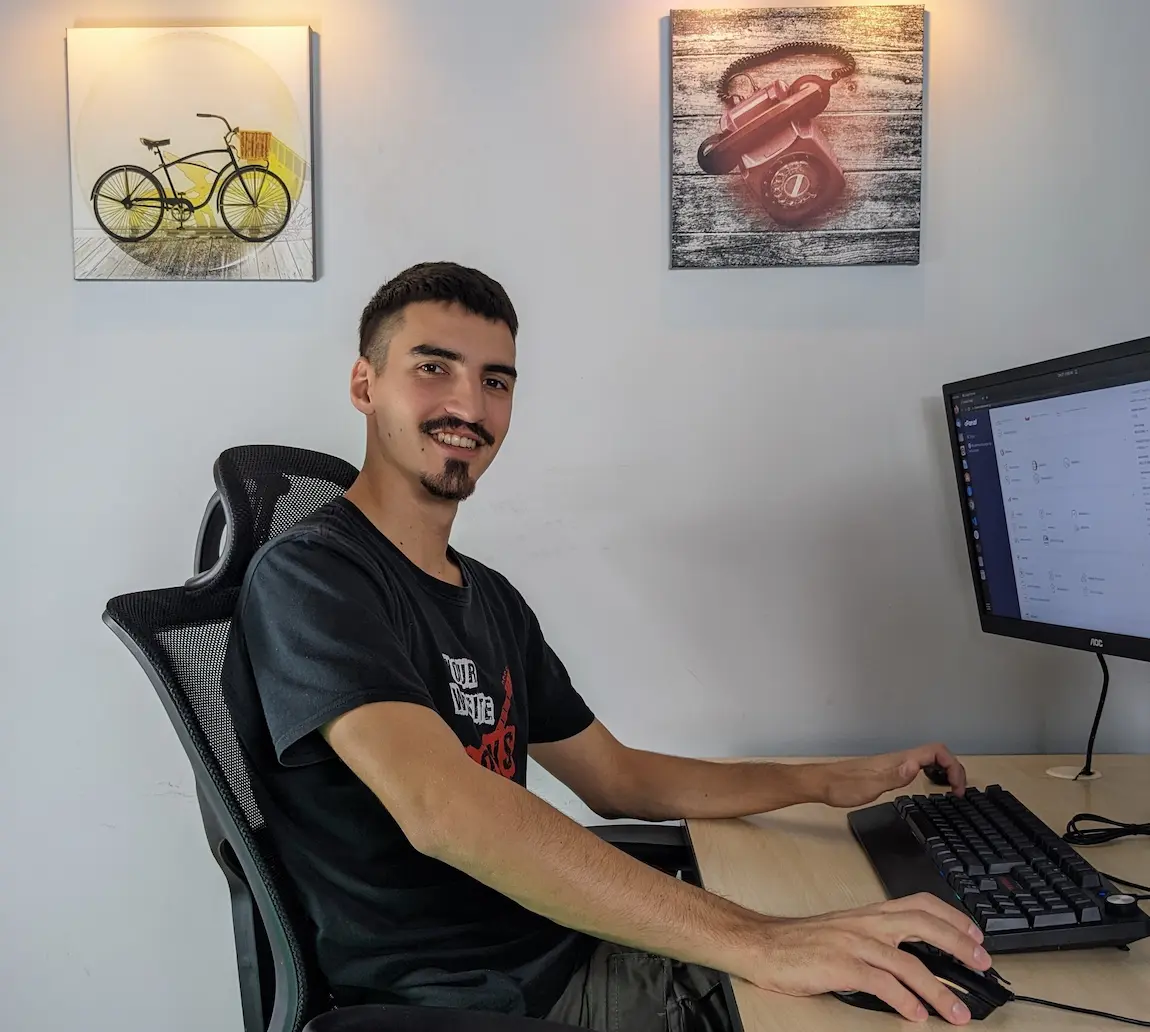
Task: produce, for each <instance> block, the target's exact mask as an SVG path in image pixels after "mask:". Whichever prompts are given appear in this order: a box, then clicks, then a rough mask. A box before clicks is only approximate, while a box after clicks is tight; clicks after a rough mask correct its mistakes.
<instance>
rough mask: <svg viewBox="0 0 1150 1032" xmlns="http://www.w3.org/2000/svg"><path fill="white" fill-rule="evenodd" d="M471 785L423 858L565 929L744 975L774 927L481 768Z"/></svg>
mask: <svg viewBox="0 0 1150 1032" xmlns="http://www.w3.org/2000/svg"><path fill="white" fill-rule="evenodd" d="M468 781H469V783H470V784H469V785H465V786H456V788H455V790H454V791H453V792H452V793H451V798H450V800H449V801H445V802H444V804H443V809H442V810H441V812H440V818H441V819H440V820H439V821H438V822H437V829H438V830H437V831H436V832H435V833H433V834H432V835H431V837H430V838H429V840H428V841H427V842H426V843H424V844H423V851H424V852H426V853H428V854H429V855H431V856H434V857H435V858H436V859H438V860H442V861H443V862H444V863H448V864H450V865H451V866H453V867H456V868H458V869H459V870H461V871H464V872H465V873H467V874H469V875H471V876H472V877H473V878H475V879H476V880H477V881H480V882H482V883H483V884H485V885H489V886H490V887H491V888H493V889H495V890H497V891H498V892H501V893H503V894H504V895H505V896H509V897H510V898H512V899H514V900H516V901H517V902H518V903H520V904H521V905H523V906H524V907H526V908H527V909H529V910H533V911H535V912H536V913H538V914H542V915H544V916H546V917H549V918H551V919H552V920H553V921H555V922H557V923H558V924H561V925H565V926H567V927H569V928H575V929H578V930H580V931H583V932H587V933H589V934H591V935H595V936H597V937H599V938H603V939H607V940H609V941H611V942H618V943H622V944H624V945H628V946H634V947H637V948H640V949H643V950H648V951H650V952H653V953H658V954H662V955H664V956H669V957H674V958H676V959H679V960H683V961H687V962H689V963H696V964H703V965H705V966H708V967H714V968H718V969H720V970H724V971H728V972H731V973H734V974H745V972H744V970H743V966H744V965H745V963H746V959H747V957H748V956H749V955H750V953H751V950H750V949H748V946H749V945H750V944H751V943H752V942H755V941H756V940H757V939H758V938H760V937H761V936H762V933H763V929H764V927H765V926H766V925H767V924H769V923H770V920H769V919H768V918H765V917H763V916H762V915H759V914H756V913H754V912H753V911H749V910H746V909H744V908H742V907H740V906H738V905H736V904H735V903H732V902H730V901H729V900H726V899H724V898H722V897H721V896H716V895H714V894H712V893H709V892H706V891H704V890H703V889H699V888H696V887H695V886H693V885H690V884H688V883H686V882H683V881H679V880H677V879H675V878H671V877H669V876H668V875H665V874H663V873H661V872H659V871H657V870H655V869H654V868H651V867H648V866H647V865H646V864H644V863H641V862H640V861H638V860H636V859H634V858H633V857H631V856H629V855H627V854H626V853H623V852H622V851H621V850H619V849H616V848H615V847H614V846H611V845H609V844H607V843H606V842H604V841H603V840H602V839H600V838H599V837H598V836H597V835H595V834H594V833H593V832H590V831H588V830H587V829H586V828H584V827H582V826H581V825H579V824H577V823H575V822H574V821H572V820H570V819H569V818H568V817H566V816H565V815H564V814H562V813H560V812H559V811H558V810H556V809H554V808H553V807H552V806H550V805H548V804H547V803H546V802H544V801H543V800H541V799H539V798H538V797H537V796H534V795H532V794H531V793H530V792H528V791H527V790H526V789H523V788H521V787H520V786H518V785H516V784H514V783H512V782H509V781H506V780H504V779H503V778H501V777H499V776H498V775H493V774H490V773H489V772H487V771H485V770H483V769H482V768H477V769H476V771H475V776H474V777H473V778H469V779H468ZM741 962H742V963H741Z"/></svg>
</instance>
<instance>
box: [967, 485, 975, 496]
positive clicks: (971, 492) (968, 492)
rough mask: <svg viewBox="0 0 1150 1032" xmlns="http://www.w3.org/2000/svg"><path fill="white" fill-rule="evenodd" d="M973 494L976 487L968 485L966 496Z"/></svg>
mask: <svg viewBox="0 0 1150 1032" xmlns="http://www.w3.org/2000/svg"><path fill="white" fill-rule="evenodd" d="M972 494H974V488H973V487H968V488H967V489H966V496H967V497H968V498H969V497H970V496H971V495H972Z"/></svg>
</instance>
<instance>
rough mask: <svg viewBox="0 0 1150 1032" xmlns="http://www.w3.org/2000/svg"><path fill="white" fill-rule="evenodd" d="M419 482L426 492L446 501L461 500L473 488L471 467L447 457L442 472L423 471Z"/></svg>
mask: <svg viewBox="0 0 1150 1032" xmlns="http://www.w3.org/2000/svg"><path fill="white" fill-rule="evenodd" d="M419 482H420V483H421V484H422V485H423V489H424V490H425V491H427V493H428V494H430V495H433V496H434V497H435V498H442V499H443V500H444V501H446V502H462V501H463V500H464V499H465V498H470V497H471V494H472V492H473V491H474V490H475V480H474V479H473V478H472V476H471V467H470V466H469V464H468V463H466V462H463V461H462V460H461V459H448V460H447V462H446V464H445V465H444V467H443V472H442V473H436V474H434V475H432V474H430V473H424V474H422V475H421V476H420V478H419Z"/></svg>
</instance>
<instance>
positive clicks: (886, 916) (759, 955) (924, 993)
mask: <svg viewBox="0 0 1150 1032" xmlns="http://www.w3.org/2000/svg"><path fill="white" fill-rule="evenodd" d="M908 940H911V941H919V942H927V943H930V944H931V945H933V946H937V947H939V948H940V949H942V950H945V951H946V952H947V953H949V954H951V955H952V956H954V957H957V958H958V960H960V961H962V963H964V964H965V965H966V966H967V967H969V968H973V969H974V970H976V971H985V970H986V969H987V968H989V967H990V964H991V961H990V957H989V955H988V954H987V953H986V951H985V950H983V949H982V947H981V946H980V945H979V944H980V943H981V942H982V932H980V931H979V930H978V929H977V928H976V927H975V926H974V925H973V924H971V922H970V919H969V918H968V917H966V916H965V915H963V914H962V913H960V912H959V911H958V910H956V909H955V908H954V907H951V906H948V905H947V904H945V903H943V902H942V901H941V900H939V899H938V898H936V897H935V896H932V895H930V894H929V893H921V894H919V895H916V896H906V897H903V898H902V899H892V900H888V901H886V902H884V903H876V904H874V905H873V906H869V907H861V908H859V909H857V910H844V911H840V912H838V913H832V914H821V915H819V916H817V917H808V918H799V919H797V920H773V921H772V922H771V924H770V925H769V926H768V928H767V932H766V944H765V948H764V949H762V950H753V951H752V960H751V962H752V964H753V965H755V966H754V968H753V969H752V971H751V972H750V974H749V975H744V977H748V978H749V980H750V981H752V982H754V983H755V984H756V985H758V986H760V987H762V988H763V989H770V990H773V991H775V992H780V993H787V994H788V995H790V996H815V995H818V994H820V993H827V992H831V991H838V992H848V991H851V990H856V991H860V992H865V993H870V994H871V995H872V996H877V997H879V998H881V999H883V1000H885V1001H886V1002H887V1003H889V1004H890V1005H891V1006H892V1007H894V1008H895V1010H897V1011H898V1012H899V1013H900V1014H901V1015H902V1016H903V1017H905V1018H907V1019H909V1020H911V1021H924V1020H926V1017H927V1013H926V1010H925V1009H924V1008H923V1006H922V1004H921V1003H920V1002H919V1000H918V999H916V996H917V997H921V999H923V1000H926V1001H928V1002H929V1003H930V1005H931V1006H932V1007H933V1008H934V1009H935V1011H937V1012H938V1013H939V1014H940V1015H943V1016H944V1017H946V1018H947V1020H949V1021H950V1022H951V1023H952V1024H955V1025H962V1024H965V1023H966V1022H967V1021H969V1020H970V1012H969V1011H968V1010H967V1009H966V1007H965V1006H964V1005H963V1004H962V1003H960V1002H959V1000H958V998H957V997H956V996H955V995H954V994H953V993H951V992H950V991H949V990H948V989H947V988H946V987H945V986H944V985H943V984H942V983H941V982H939V981H938V980H937V979H936V978H935V977H934V975H932V974H931V973H930V972H929V971H927V969H926V967H925V966H923V964H922V963H921V962H920V961H919V960H917V959H916V958H915V957H912V956H911V955H910V954H908V953H906V952H904V951H902V950H899V949H898V945H899V943H901V942H906V941H908ZM739 973H740V974H742V972H739Z"/></svg>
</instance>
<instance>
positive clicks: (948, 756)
mask: <svg viewBox="0 0 1150 1032" xmlns="http://www.w3.org/2000/svg"><path fill="white" fill-rule="evenodd" d="M934 762H935V763H937V764H938V765H939V766H940V767H945V768H946V780H947V781H949V782H950V787H951V788H952V789H954V794H955V795H962V794H963V793H965V792H966V768H965V767H964V766H963V765H962V764H961V763H959V762H958V758H957V757H956V756H955V755H954V753H952V752H951V751H950V750H949V749H948V748H947V747H946V746H945V745H937V746H935V753H934Z"/></svg>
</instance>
